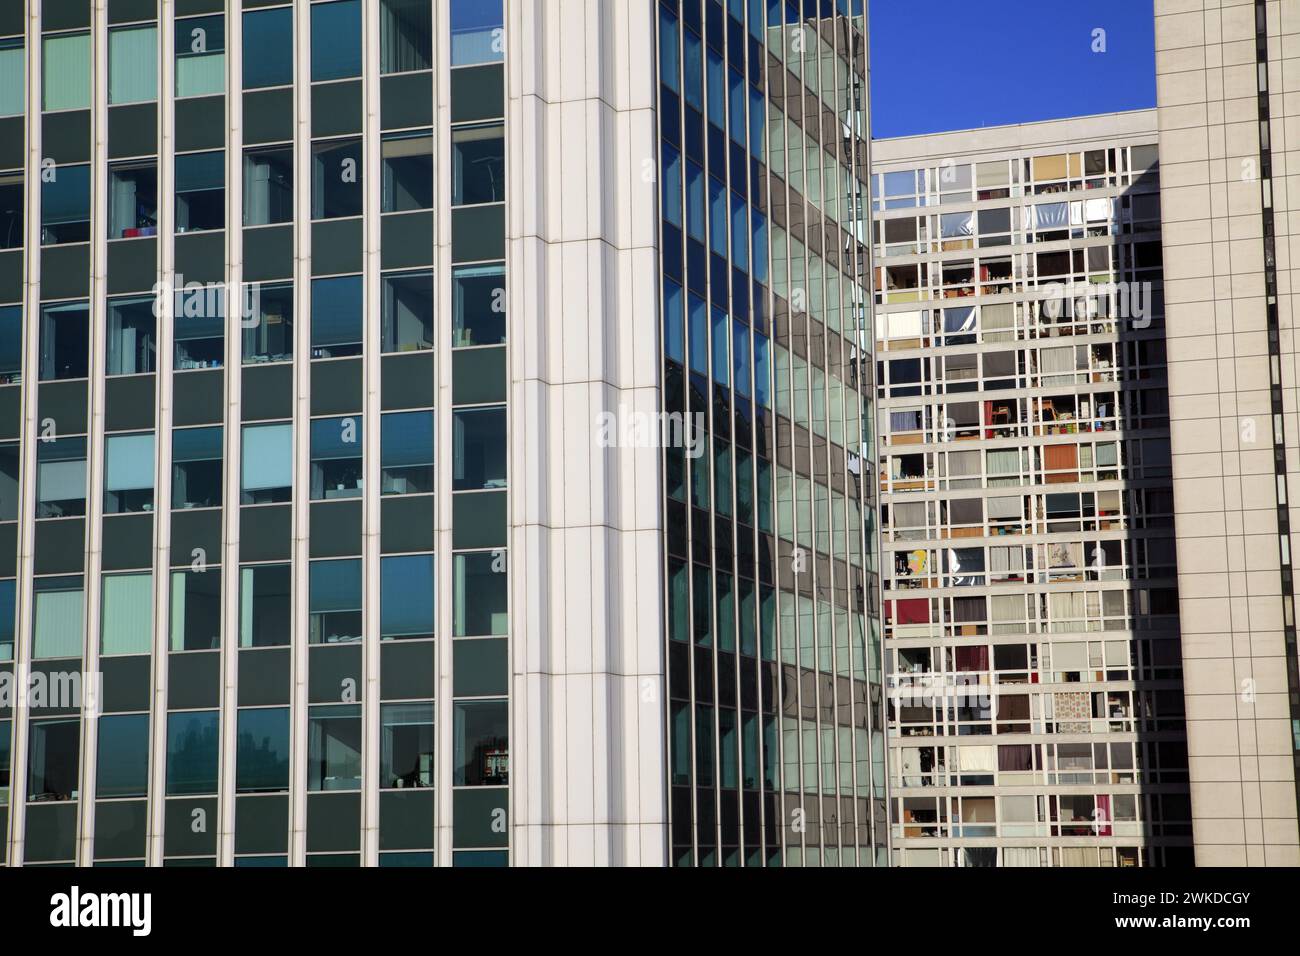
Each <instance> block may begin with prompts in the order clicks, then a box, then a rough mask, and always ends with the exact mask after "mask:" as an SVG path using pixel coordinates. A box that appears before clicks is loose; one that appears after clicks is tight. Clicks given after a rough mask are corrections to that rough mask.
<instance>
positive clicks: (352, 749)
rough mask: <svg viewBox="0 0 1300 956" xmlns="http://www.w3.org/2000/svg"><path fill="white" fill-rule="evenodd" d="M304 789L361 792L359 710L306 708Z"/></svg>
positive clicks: (353, 706) (349, 708)
mask: <svg viewBox="0 0 1300 956" xmlns="http://www.w3.org/2000/svg"><path fill="white" fill-rule="evenodd" d="M307 789H308V790H360V789H361V708H360V707H359V706H358V705H355V704H344V705H342V706H329V707H312V708H309V709H308V711H307Z"/></svg>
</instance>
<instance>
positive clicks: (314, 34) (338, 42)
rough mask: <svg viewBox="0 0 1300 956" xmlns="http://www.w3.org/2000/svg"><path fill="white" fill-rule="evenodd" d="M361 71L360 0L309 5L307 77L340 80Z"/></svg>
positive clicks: (356, 74)
mask: <svg viewBox="0 0 1300 956" xmlns="http://www.w3.org/2000/svg"><path fill="white" fill-rule="evenodd" d="M360 75H361V3H360V0H340V2H338V3H313V4H312V5H311V78H312V81H313V82H315V81H317V80H341V79H344V78H346V77H350V76H360Z"/></svg>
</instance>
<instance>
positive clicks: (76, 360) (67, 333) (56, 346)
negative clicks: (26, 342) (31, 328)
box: [40, 302, 90, 382]
mask: <svg viewBox="0 0 1300 956" xmlns="http://www.w3.org/2000/svg"><path fill="white" fill-rule="evenodd" d="M89 350H90V306H89V304H88V303H85V302H68V303H63V304H61V305H45V306H41V374H40V380H41V381H42V382H48V381H53V380H55V379H61V378H85V377H86V376H87V375H88V374H89V372H90V352H89Z"/></svg>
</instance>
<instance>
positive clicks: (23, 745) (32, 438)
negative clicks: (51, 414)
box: [9, 3, 41, 866]
mask: <svg viewBox="0 0 1300 956" xmlns="http://www.w3.org/2000/svg"><path fill="white" fill-rule="evenodd" d="M26 45H27V103H26V108H27V111H26V114H25V121H26V126H27V162H26V168H25V169H24V170H23V184H24V189H25V192H24V196H23V198H24V202H25V205H26V219H25V222H26V225H27V235H26V238H25V241H24V243H23V246H24V248H25V249H26V261H25V263H24V265H25V266H26V282H25V284H24V290H23V292H24V296H23V298H24V311H25V316H24V323H23V324H24V325H25V327H26V330H27V337H26V340H25V341H24V343H23V345H24V354H25V362H24V366H25V370H24V371H25V373H24V375H23V381H22V386H21V388H22V390H23V421H22V436H21V437H22V441H21V445H20V447H21V448H22V450H23V461H22V502H21V506H20V510H19V515H20V517H21V519H22V520H21V522H20V523H19V526H18V528H19V531H18V534H19V537H18V620H17V624H16V628H17V630H16V632H15V637H16V640H15V641H14V680H15V683H16V685H17V686H18V687H20V688H25V687H27V686H28V677H29V675H30V674H31V660H32V652H31V649H32V643H33V641H34V640H35V633H34V629H33V624H32V620H33V617H34V614H33V607H34V605H35V599H34V596H33V594H32V580H33V571H34V564H33V558H34V556H35V547H34V541H33V539H34V538H35V536H36V442H37V437H36V436H37V429H38V424H37V421H36V395H37V378H38V370H39V368H40V321H41V304H40V286H41V254H40V249H41V216H40V194H41V22H40V11H39V4H36V3H31V4H29V5H28V9H27V38H26ZM28 716H29V715H28V708H27V699H26V695H25V694H19V695H18V696H17V699H16V700H15V701H14V707H13V721H12V723H11V726H12V728H13V731H12V734H13V739H12V744H11V767H13V768H16V769H14V770H13V771H12V772H11V773H10V781H9V783H10V790H9V832H10V834H11V837H10V844H9V865H10V866H21V865H22V863H23V850H24V848H25V846H24V844H25V830H26V821H27V739H28V734H27V720H28Z"/></svg>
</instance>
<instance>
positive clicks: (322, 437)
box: [311, 415, 365, 501]
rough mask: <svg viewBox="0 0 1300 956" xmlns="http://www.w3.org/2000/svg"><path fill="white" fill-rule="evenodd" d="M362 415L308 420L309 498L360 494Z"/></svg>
mask: <svg viewBox="0 0 1300 956" xmlns="http://www.w3.org/2000/svg"><path fill="white" fill-rule="evenodd" d="M363 447H364V445H363V443H362V429H361V416H360V415H356V416H349V417H347V418H320V419H317V420H316V421H314V422H312V423H311V500H312V501H324V500H327V499H333V498H359V497H361V487H362V479H363V478H364V477H365V476H364V472H363V470H362V449H363Z"/></svg>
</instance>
